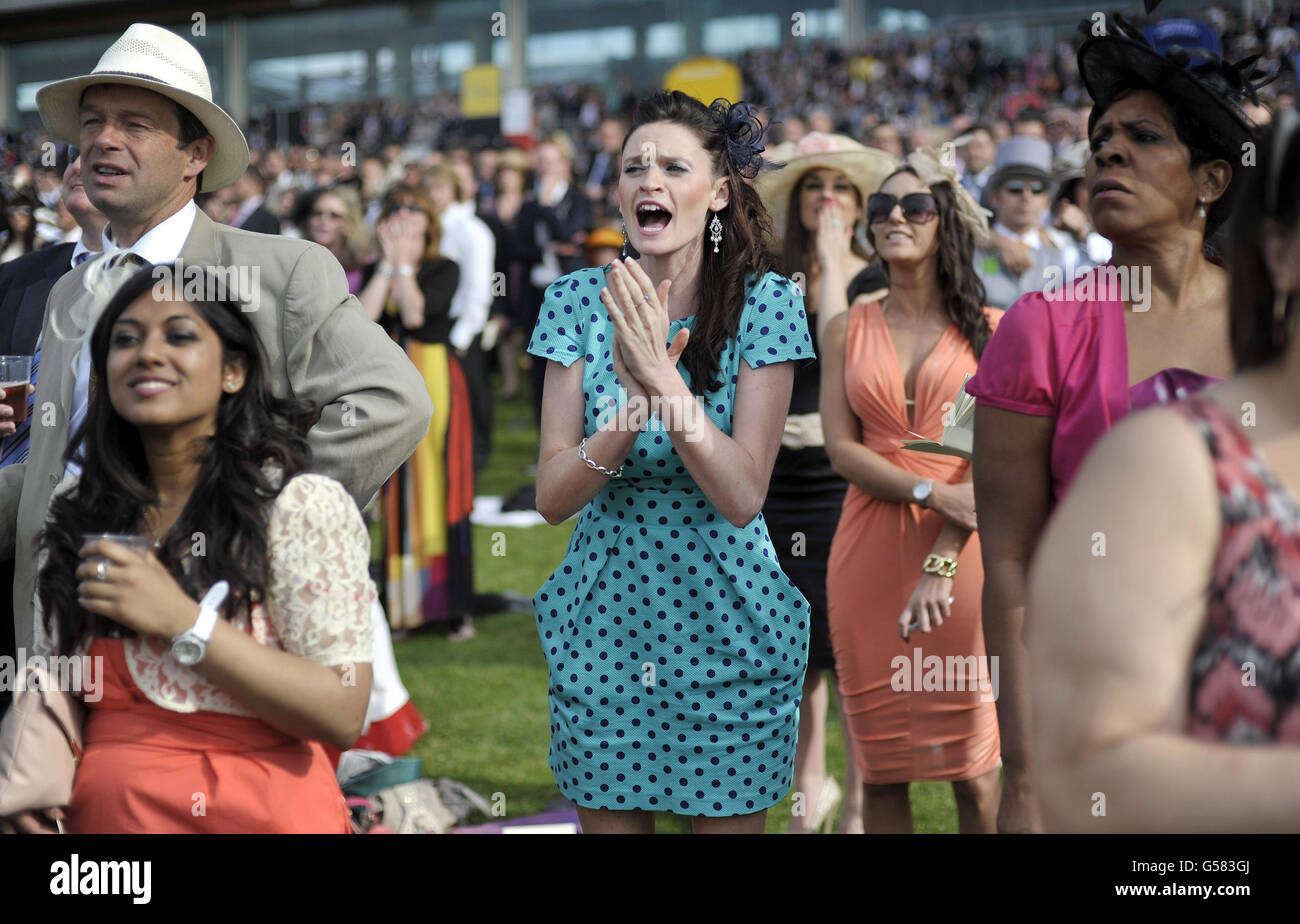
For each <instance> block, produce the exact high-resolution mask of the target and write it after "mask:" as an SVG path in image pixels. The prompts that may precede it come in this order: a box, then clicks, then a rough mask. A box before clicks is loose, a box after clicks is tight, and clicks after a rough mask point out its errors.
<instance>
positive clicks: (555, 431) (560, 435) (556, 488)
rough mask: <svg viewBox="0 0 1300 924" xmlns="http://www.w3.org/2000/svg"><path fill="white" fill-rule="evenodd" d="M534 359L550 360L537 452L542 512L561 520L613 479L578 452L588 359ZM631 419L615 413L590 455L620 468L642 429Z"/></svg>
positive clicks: (553, 521)
mask: <svg viewBox="0 0 1300 924" xmlns="http://www.w3.org/2000/svg"><path fill="white" fill-rule="evenodd" d="M533 361H534V362H545V363H546V384H545V387H544V388H543V391H542V433H541V447H540V450H539V452H538V456H537V512H538V513H540V514H541V515H542V516H543V517H545V518H546V522H548V523H551V524H556V523H562V522H564V521H565V520H566V519H568V518H569V517H571V516H572V515H573V514H575V513H577V512H578V511H579V510H581V509H582V508H583V507H585V506H586V505H587V502H588V501H590V500H591V499H592V498H593V497H595V496H596V494H597V493H598V492H599V491H601V490H602V489H603V488H604V487H605V485H606V484H608V483H609V476H608V475H604V474H601V473H600V472H598V471H596V470H595V469H593V468H591V467H589V466H588V465H587V463H585V462H583V461H582V459H581V458H580V457H579V455H578V444H579V443H581V442H582V436H583V425H582V422H583V418H584V416H585V415H586V411H587V408H586V399H585V398H584V397H583V394H582V372H583V367H584V362H585V361H584V360H581V359H579V360H576V361H575V362H574V363H573V365H571V366H568V367H567V368H566V367H565V366H563V365H561V364H560V363H557V362H555V361H554V360H543V359H540V358H537V357H534V360H533ZM628 424H629V421H628V418H627V417H626V416H620V415H616V414H611V415H610V418H609V420H607V421H606V422H605V425H604V427H602V428H601V429H600V430H599V431H597V432H596V433H595V434H593V435H592V437H591V439H589V440H588V441H587V446H586V452H587V456H588V458H590V459H591V460H592V461H594V462H596V463H597V464H599V465H603V466H604V467H605V468H608V469H614V470H617V469H618V467H619V466H620V465H622V464H623V460H624V459H626V458H627V454H628V453H629V452H631V451H632V444H633V443H635V442H636V438H637V434H638V433H639V432H640V429H639V428H637V427H633V426H630V425H628ZM620 427H622V429H620Z"/></svg>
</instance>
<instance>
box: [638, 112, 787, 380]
mask: <svg viewBox="0 0 1300 924" xmlns="http://www.w3.org/2000/svg"><path fill="white" fill-rule="evenodd" d="M652 122H673V123H675V124H677V125H681V126H682V127H684V128H687V129H689V130H690V131H691V132H692V134H694V135H695V137H696V138H697V139H698V140H699V142H700V144H701V145H702V146H703V148H704V150H705V151H707V152H708V154H709V158H710V161H711V162H712V166H713V175H714V177H720V176H725V177H726V178H727V185H728V187H729V189H730V194H731V198H730V200H729V201H728V203H727V205H726V207H725V208H723V209H721V210H720V211H719V212H717V213H716V214H717V216H718V220H719V221H720V222H721V223H722V243H721V244H720V245H719V252H718V253H716V254H715V253H713V247H712V245H711V244H709V243H708V241H709V232H708V228H707V227H702V228H700V239H701V241H702V242H704V246H703V248H702V249H703V250H704V253H703V259H702V260H701V265H700V282H699V288H698V291H699V293H700V296H699V308H698V313H697V315H696V318H695V324H694V326H692V328H691V339H690V341H689V342H688V343H687V345H686V349H685V350H684V351H683V352H682V358H681V363H682V365H683V366H685V367H686V371H687V372H688V373H689V374H690V377H691V390H692V391H693V392H694V393H695V394H697V395H703V394H704V393H705V392H708V391H716V390H717V389H719V388H721V387H722V384H723V383H722V382H721V381H720V380H719V374H718V373H719V368H718V367H719V362H718V358H719V356H721V354H722V350H723V349H724V348H725V347H726V344H727V341H728V340H730V339H731V338H733V337H735V336H736V333H737V332H738V330H739V328H740V316H741V313H742V312H743V311H744V308H745V292H746V290H747V288H748V287H749V286H750V285H754V284H757V283H758V282H759V281H760V280H761V279H762V278H763V276H764V275H765V274H766V273H768V272H769V271H775V268H776V256H775V253H774V250H773V242H774V235H773V233H772V219H771V218H770V217H769V216H768V214H767V209H765V208H764V207H763V201H762V200H761V199H760V198H759V196H758V193H757V192H755V190H754V187H752V186H750V185H749V184H748V183H746V182H745V180H744V178H743V177H741V175H740V174H739V173H738V172H737V170H736V168H735V166H734V165H733V164H732V163H731V158H730V157H729V156H728V154H727V133H726V130H725V129H724V127H723V124H722V123H721V122H720V121H718V120H717V119H715V118H714V115H713V113H712V112H711V111H710V109H709V107H707V106H705V105H704V104H703V103H701V102H700V101H699V100H697V99H695V98H694V97H691V96H687V95H686V94H685V93H683V92H681V91H680V90H672V91H663V92H661V93H656V94H655V95H654V96H651V97H649V98H648V99H643V100H641V101H640V102H639V103H637V106H636V109H635V111H634V112H633V114H632V127H631V128H629V129H628V132H627V134H626V135H624V136H623V149H624V150H626V148H627V142H628V139H629V138H631V137H632V133H633V132H635V131H636V130H637V129H638V128H640V127H641V126H643V125H649V124H650V123H652ZM751 276H752V277H753V280H752V282H751V281H750V277H751Z"/></svg>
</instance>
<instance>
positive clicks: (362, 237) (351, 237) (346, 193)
mask: <svg viewBox="0 0 1300 924" xmlns="http://www.w3.org/2000/svg"><path fill="white" fill-rule="evenodd" d="M326 196H333V197H334V198H335V199H338V200H339V201H340V202H342V203H343V211H344V213H345V214H346V217H345V218H344V219H343V224H344V229H345V230H344V233H343V243H342V245H341V246H340V248H339V249H340V250H341V251H342V254H341V256H342V259H341V260H339V262H340V263H342V264H343V268H344V269H345V270H348V271H349V272H350V271H352V270H354V269H357V268H358V267H360V266H361V264H362V263H363V262H364V261H365V258H366V250H367V248H369V246H370V232H368V231H367V230H366V219H365V216H364V215H363V214H362V211H361V199H360V197H359V196H358V195H357V194H356V192H355V191H354V190H353V189H352V187H351V186H330V187H326V188H325V189H322V190H321V191H320V192H318V193H317V194H316V196H315V198H313V199H312V202H311V210H310V211H308V213H307V220H308V221H309V222H310V221H311V212H312V211H315V210H316V209H317V208H318V207H319V206H320V201H321V200H322V199H324V198H325V197H326Z"/></svg>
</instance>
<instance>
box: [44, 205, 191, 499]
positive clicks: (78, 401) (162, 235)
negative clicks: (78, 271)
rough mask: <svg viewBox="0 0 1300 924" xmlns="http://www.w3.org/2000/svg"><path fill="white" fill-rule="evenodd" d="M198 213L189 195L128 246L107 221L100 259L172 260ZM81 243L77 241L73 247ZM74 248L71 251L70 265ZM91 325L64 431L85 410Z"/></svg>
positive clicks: (73, 471) (73, 469)
mask: <svg viewBox="0 0 1300 924" xmlns="http://www.w3.org/2000/svg"><path fill="white" fill-rule="evenodd" d="M197 213H198V206H196V205H195V204H194V200H193V199H190V200H189V201H187V202H186V203H185V204H184V205H183V206H181V207H180V208H179V209H178V210H177V211H176V212H174V213H173V214H171V215H169V216H168V217H167V218H164V219H163V220H162V221H160V222H159V223H158V224H156V225H154V226H153V227H152V228H150V229H149V230H148V231H146V232H145V233H144V234H142V235H141V236H140V240H138V241H136V242H135V243H134V244H132V245H131V246H130V247H119V246H118V245H117V244H116V242H114V240H113V225H112V224H111V223H110V224H108V225H105V226H104V234H103V241H104V253H103V257H102V259H104V260H111V259H112V258H113V257H114V256H115V255H117V254H120V253H128V252H129V253H133V254H135V255H136V256H138V257H140V258H141V259H142V260H144V261H145V262H147V263H153V264H159V263H172V262H174V261H175V260H176V258H177V257H179V256H180V255H181V248H182V247H184V246H185V240H186V238H188V237H189V236H190V230H191V229H192V228H193V227H194V216H195V215H196V214H197ZM82 246H83V245H82V244H80V243H78V244H77V247H78V248H80V247H82ZM76 256H77V251H76V250H75V249H74V251H73V260H74V263H73V265H74V266H75V265H76V263H75V260H76ZM93 329H94V326H93V325H91V327H90V328H88V329H87V330H86V331H85V333H84V334H83V338H82V341H81V351H80V352H79V353H78V354H77V380H76V382H75V383H74V385H73V391H72V412H71V415H70V418H69V423H68V434H69V435H71V434H72V431H73V430H75V429H76V428H77V425H78V424H80V423H81V419H82V418H83V417H84V416H85V414H86V407H87V404H88V403H89V394H88V389H89V388H90V334H91V331H92V330H93ZM80 474H81V468H80V466H78V465H77V463H76V462H73V461H69V462H68V465H67V468H66V469H65V470H64V475H65V477H66V476H67V475H80Z"/></svg>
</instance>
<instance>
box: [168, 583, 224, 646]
mask: <svg viewBox="0 0 1300 924" xmlns="http://www.w3.org/2000/svg"><path fill="white" fill-rule="evenodd" d="M228 593H230V584H228V583H227V582H226V581H217V583H215V584H213V585H212V587H210V588H209V589H208V592H207V593H206V594H204V595H203V599H202V600H200V601H199V618H198V619H196V620H194V625H192V626H190V627H189V628H188V629H186V630H185V631H184V632H182V633H181V634H180V635H178V636H176V637H175V638H174V639H172V657H173V658H175V659H176V660H177V661H179V662H180V663H181V664H183V665H185V666H186V667H193V666H194V665H195V664H198V663H199V662H200V661H202V660H203V657H204V655H206V654H207V653H208V640H209V639H210V638H212V630H213V629H215V628H216V627H217V618H218V612H217V611H218V609H219V608H220V606H221V604H222V603H224V602H225V600H226V594H228Z"/></svg>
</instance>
